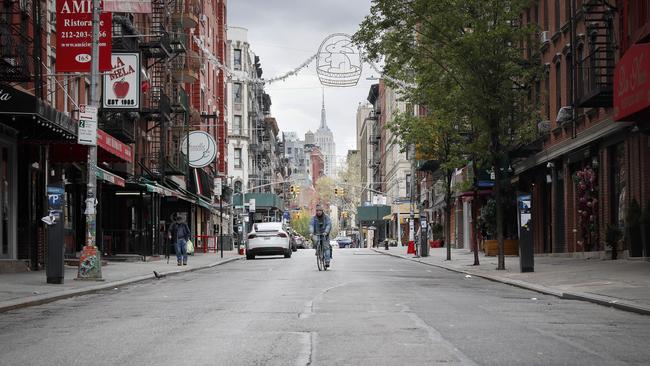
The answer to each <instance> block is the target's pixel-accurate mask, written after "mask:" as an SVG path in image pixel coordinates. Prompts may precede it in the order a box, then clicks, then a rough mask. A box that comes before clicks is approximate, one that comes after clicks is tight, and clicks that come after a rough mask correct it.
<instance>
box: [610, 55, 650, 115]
mask: <svg viewBox="0 0 650 366" xmlns="http://www.w3.org/2000/svg"><path fill="white" fill-rule="evenodd" d="M646 113H648V114H650V43H646V44H636V45H634V46H632V47H630V49H629V50H628V51H627V52H626V53H625V55H623V57H622V58H621V60H620V61H619V62H618V64H616V69H615V71H614V120H615V121H635V120H637V119H640V118H639V117H643V116H644V115H645V114H646Z"/></svg>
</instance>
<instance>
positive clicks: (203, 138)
mask: <svg viewBox="0 0 650 366" xmlns="http://www.w3.org/2000/svg"><path fill="white" fill-rule="evenodd" d="M188 139H189V140H190V146H189V157H188V164H189V165H190V166H191V167H192V168H203V167H204V166H207V165H209V164H210V163H212V162H213V161H214V158H215V157H217V143H216V142H215V141H214V138H213V137H212V135H210V134H209V133H207V132H204V131H192V132H190V133H189V134H188V136H186V137H184V138H183V140H182V141H181V152H182V153H183V154H184V155H186V154H187V153H188V147H187V140H188Z"/></svg>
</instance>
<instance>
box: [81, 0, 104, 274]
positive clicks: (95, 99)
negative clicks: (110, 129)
mask: <svg viewBox="0 0 650 366" xmlns="http://www.w3.org/2000/svg"><path fill="white" fill-rule="evenodd" d="M99 1H100V0H93V1H92V17H93V18H92V19H93V20H92V24H93V25H92V42H91V60H90V101H89V105H90V106H91V107H93V108H98V107H99V93H98V92H97V86H98V85H99V14H100V12H101V8H100V7H99ZM95 126H96V125H95ZM95 133H96V132H95ZM87 166H88V167H87V170H88V185H87V188H86V212H85V214H86V245H85V247H84V250H83V252H82V255H81V258H80V263H79V271H78V273H77V279H84V280H96V281H101V280H102V262H101V253H100V252H99V250H97V231H96V230H97V227H96V226H97V212H96V205H97V175H96V174H97V145H89V146H88V164H87ZM84 266H86V267H84ZM82 269H83V270H82Z"/></svg>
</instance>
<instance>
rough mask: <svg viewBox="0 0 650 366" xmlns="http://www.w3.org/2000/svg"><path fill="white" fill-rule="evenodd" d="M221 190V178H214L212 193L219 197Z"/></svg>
mask: <svg viewBox="0 0 650 366" xmlns="http://www.w3.org/2000/svg"><path fill="white" fill-rule="evenodd" d="M222 191H223V185H222V183H221V178H214V195H215V196H217V197H221V194H222Z"/></svg>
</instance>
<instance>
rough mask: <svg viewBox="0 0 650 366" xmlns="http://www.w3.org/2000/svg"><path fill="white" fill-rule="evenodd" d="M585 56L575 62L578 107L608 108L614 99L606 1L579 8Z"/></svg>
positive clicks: (610, 13)
mask: <svg viewBox="0 0 650 366" xmlns="http://www.w3.org/2000/svg"><path fill="white" fill-rule="evenodd" d="M582 12H583V16H584V23H585V28H586V35H585V38H586V41H585V43H586V45H587V49H586V56H585V57H584V58H583V59H582V60H578V85H577V86H578V88H577V91H578V107H583V108H597V107H611V106H612V105H613V95H614V67H615V60H614V13H615V12H616V8H615V7H614V6H612V5H611V4H610V3H609V1H607V0H589V1H585V2H584V3H583V4H582Z"/></svg>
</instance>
